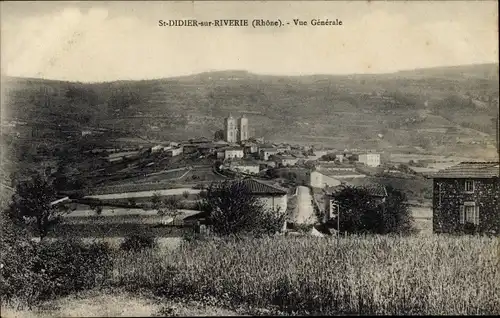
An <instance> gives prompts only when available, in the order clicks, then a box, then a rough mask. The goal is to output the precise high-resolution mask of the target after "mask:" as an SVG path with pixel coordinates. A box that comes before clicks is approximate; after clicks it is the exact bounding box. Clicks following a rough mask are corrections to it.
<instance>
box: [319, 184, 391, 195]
mask: <svg viewBox="0 0 500 318" xmlns="http://www.w3.org/2000/svg"><path fill="white" fill-rule="evenodd" d="M343 188H344V186H343V185H340V186H336V187H329V188H327V189H326V192H327V193H330V194H335V193H338V192H340V191H342V189H343ZM356 188H361V189H365V190H366V191H368V194H369V195H371V196H373V197H387V189H386V188H385V186H383V185H381V184H378V183H375V184H365V185H361V186H356Z"/></svg>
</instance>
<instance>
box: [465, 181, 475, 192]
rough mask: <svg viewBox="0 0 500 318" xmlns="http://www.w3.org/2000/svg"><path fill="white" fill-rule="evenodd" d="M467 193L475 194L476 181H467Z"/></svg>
mask: <svg viewBox="0 0 500 318" xmlns="http://www.w3.org/2000/svg"><path fill="white" fill-rule="evenodd" d="M465 192H469V193H472V192H474V181H473V180H465Z"/></svg>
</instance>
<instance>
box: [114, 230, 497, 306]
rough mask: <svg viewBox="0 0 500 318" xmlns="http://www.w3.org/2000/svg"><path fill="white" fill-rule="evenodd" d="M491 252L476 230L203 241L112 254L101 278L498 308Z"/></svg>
mask: <svg viewBox="0 0 500 318" xmlns="http://www.w3.org/2000/svg"><path fill="white" fill-rule="evenodd" d="M499 251H500V244H499V241H498V240H497V239H492V238H484V237H446V236H442V237H430V238H420V237H407V238H402V237H381V236H373V237H348V238H342V239H341V240H340V241H339V243H338V244H337V242H336V240H335V239H324V238H312V237H307V238H292V237H279V238H274V239H269V238H267V239H244V240H241V241H205V242H198V243H196V244H185V245H182V246H181V247H180V249H179V250H177V251H172V252H169V254H168V257H165V256H164V255H163V253H160V252H159V251H156V250H152V251H144V252H141V253H139V254H135V253H119V254H118V255H117V256H116V259H115V265H114V271H113V275H112V277H111V281H112V284H113V285H115V286H131V285H132V286H133V288H147V289H152V290H155V291H156V292H157V293H160V294H162V295H164V296H169V295H174V294H175V295H183V296H185V297H196V296H200V297H201V296H203V297H209V296H213V297H216V298H218V299H223V300H227V301H228V302H230V303H233V304H240V305H242V304H247V305H250V306H254V307H260V308H262V307H263V308H274V309H275V310H278V311H280V312H287V313H296V314H318V315H320V314H327V315H328V314H437V315H439V314H486V313H490V314H494V313H497V314H498V313H499V312H500V286H499V285H498V284H496V283H495V282H498V281H499V280H500V271H499V270H498V266H499V260H498V253H499Z"/></svg>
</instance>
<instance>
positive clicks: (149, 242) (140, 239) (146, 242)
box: [120, 234, 157, 251]
mask: <svg viewBox="0 0 500 318" xmlns="http://www.w3.org/2000/svg"><path fill="white" fill-rule="evenodd" d="M156 245H157V241H156V238H155V237H154V236H153V235H149V234H132V235H130V236H127V237H126V238H125V240H124V241H123V243H122V244H121V245H120V248H121V249H122V250H124V251H141V250H144V249H149V248H153V247H156Z"/></svg>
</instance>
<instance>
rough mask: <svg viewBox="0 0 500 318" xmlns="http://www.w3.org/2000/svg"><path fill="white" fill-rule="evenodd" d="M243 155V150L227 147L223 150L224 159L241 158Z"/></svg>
mask: <svg viewBox="0 0 500 318" xmlns="http://www.w3.org/2000/svg"><path fill="white" fill-rule="evenodd" d="M244 155H245V154H244V152H243V148H241V147H229V148H226V149H224V159H232V158H243V156H244Z"/></svg>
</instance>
